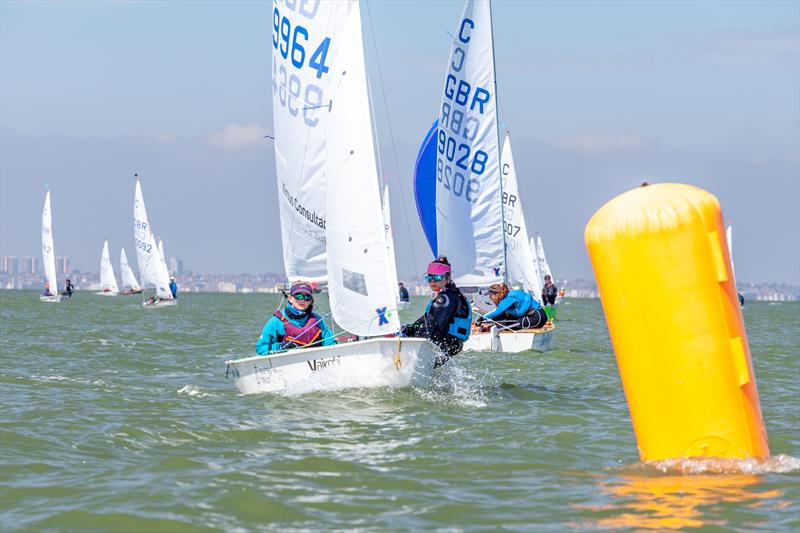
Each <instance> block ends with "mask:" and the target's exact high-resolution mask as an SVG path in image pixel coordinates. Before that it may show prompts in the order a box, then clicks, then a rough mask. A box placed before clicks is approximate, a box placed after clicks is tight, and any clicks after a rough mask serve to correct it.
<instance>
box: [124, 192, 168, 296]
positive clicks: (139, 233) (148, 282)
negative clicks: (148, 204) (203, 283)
mask: <svg viewBox="0 0 800 533" xmlns="http://www.w3.org/2000/svg"><path fill="white" fill-rule="evenodd" d="M133 237H134V239H135V241H136V259H137V262H138V263H139V273H140V274H141V276H142V285H143V286H144V288H145V289H148V288H152V289H153V290H154V291H155V294H154V295H153V296H151V297H150V299H149V300H146V301H145V302H143V303H142V305H143V306H145V307H149V308H154V307H164V306H171V305H175V304H176V301H175V299H174V298H173V297H172V292H171V291H170V290H169V274H168V273H167V269H166V264H165V263H164V261H163V260H162V259H161V254H160V253H159V251H158V246H157V245H156V239H155V236H154V235H153V229H152V227H151V226H150V222H149V221H148V219H147V209H146V208H145V205H144V196H143V195H142V186H141V184H140V183H139V180H138V179H137V180H136V192H135V194H134V199H133Z"/></svg>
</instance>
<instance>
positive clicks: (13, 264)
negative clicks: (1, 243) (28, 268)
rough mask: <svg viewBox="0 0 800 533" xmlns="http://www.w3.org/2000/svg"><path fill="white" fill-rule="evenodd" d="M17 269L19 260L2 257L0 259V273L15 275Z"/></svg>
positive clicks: (12, 257)
mask: <svg viewBox="0 0 800 533" xmlns="http://www.w3.org/2000/svg"><path fill="white" fill-rule="evenodd" d="M18 269H19V260H18V259H17V257H16V256H9V255H4V256H3V257H2V258H0V272H7V273H9V274H16V273H17V272H18Z"/></svg>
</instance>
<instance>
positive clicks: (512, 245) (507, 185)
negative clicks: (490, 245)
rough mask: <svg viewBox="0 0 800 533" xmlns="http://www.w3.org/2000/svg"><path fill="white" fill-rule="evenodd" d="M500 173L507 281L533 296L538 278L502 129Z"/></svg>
mask: <svg viewBox="0 0 800 533" xmlns="http://www.w3.org/2000/svg"><path fill="white" fill-rule="evenodd" d="M500 176H501V178H502V180H503V208H504V209H505V214H504V221H505V228H506V235H505V241H506V259H507V261H508V264H507V266H508V274H507V275H508V283H509V284H510V285H512V286H513V285H520V286H521V287H522V288H523V289H524V290H526V291H528V292H530V293H532V294H533V295H534V297H536V298H537V299H538V298H539V295H540V294H541V292H542V285H541V282H539V281H538V280H537V274H536V270H535V269H534V263H533V256H532V254H531V248H530V245H529V242H528V240H529V239H528V228H527V226H526V225H525V214H524V212H523V209H522V198H521V196H520V193H519V183H518V180H517V170H516V166H515V165H514V155H513V154H512V152H511V136H510V135H509V134H508V133H506V138H505V142H504V144H503V152H502V156H501V157H500Z"/></svg>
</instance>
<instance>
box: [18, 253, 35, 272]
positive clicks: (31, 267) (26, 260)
mask: <svg viewBox="0 0 800 533" xmlns="http://www.w3.org/2000/svg"><path fill="white" fill-rule="evenodd" d="M21 259H22V264H21V265H20V266H21V270H20V272H23V273H25V274H36V273H37V272H38V271H39V258H38V257H36V256H26V257H23V258H21Z"/></svg>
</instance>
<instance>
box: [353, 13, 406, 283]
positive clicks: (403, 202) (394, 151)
mask: <svg viewBox="0 0 800 533" xmlns="http://www.w3.org/2000/svg"><path fill="white" fill-rule="evenodd" d="M364 5H365V6H366V8H367V19H369V28H370V35H371V37H372V49H373V51H374V52H375V55H376V56H377V53H378V44H377V42H376V41H375V31H374V28H375V25H374V24H373V23H372V11H371V10H370V7H369V2H364ZM375 64H376V66H377V69H378V81H379V82H380V86H381V96H382V97H383V108H384V111H385V113H386V127H387V129H388V130H389V141H390V144H391V146H392V157H393V158H394V166H395V171H396V172H397V177H398V179H400V176H402V174H401V173H400V164H399V162H398V159H397V146H396V143H395V141H394V132H393V131H392V121H391V119H390V118H389V105H388V103H387V99H386V88H385V86H384V83H383V71H382V70H381V62H380V61H375ZM400 199H401V202H400V206H401V207H402V209H403V218H404V219H405V220H406V223H405V224H403V226H404V227H405V228H406V237H407V238H408V244H409V250H410V251H411V263H412V264H413V265H414V272H418V271H419V270H420V269H419V265H418V264H417V256H416V254H415V253H414V241H413V240H412V239H411V224H410V223H409V221H410V220H411V219H409V218H408V210H407V209H406V195H405V194H404V193H403V187H402V186H401V187H400Z"/></svg>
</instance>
